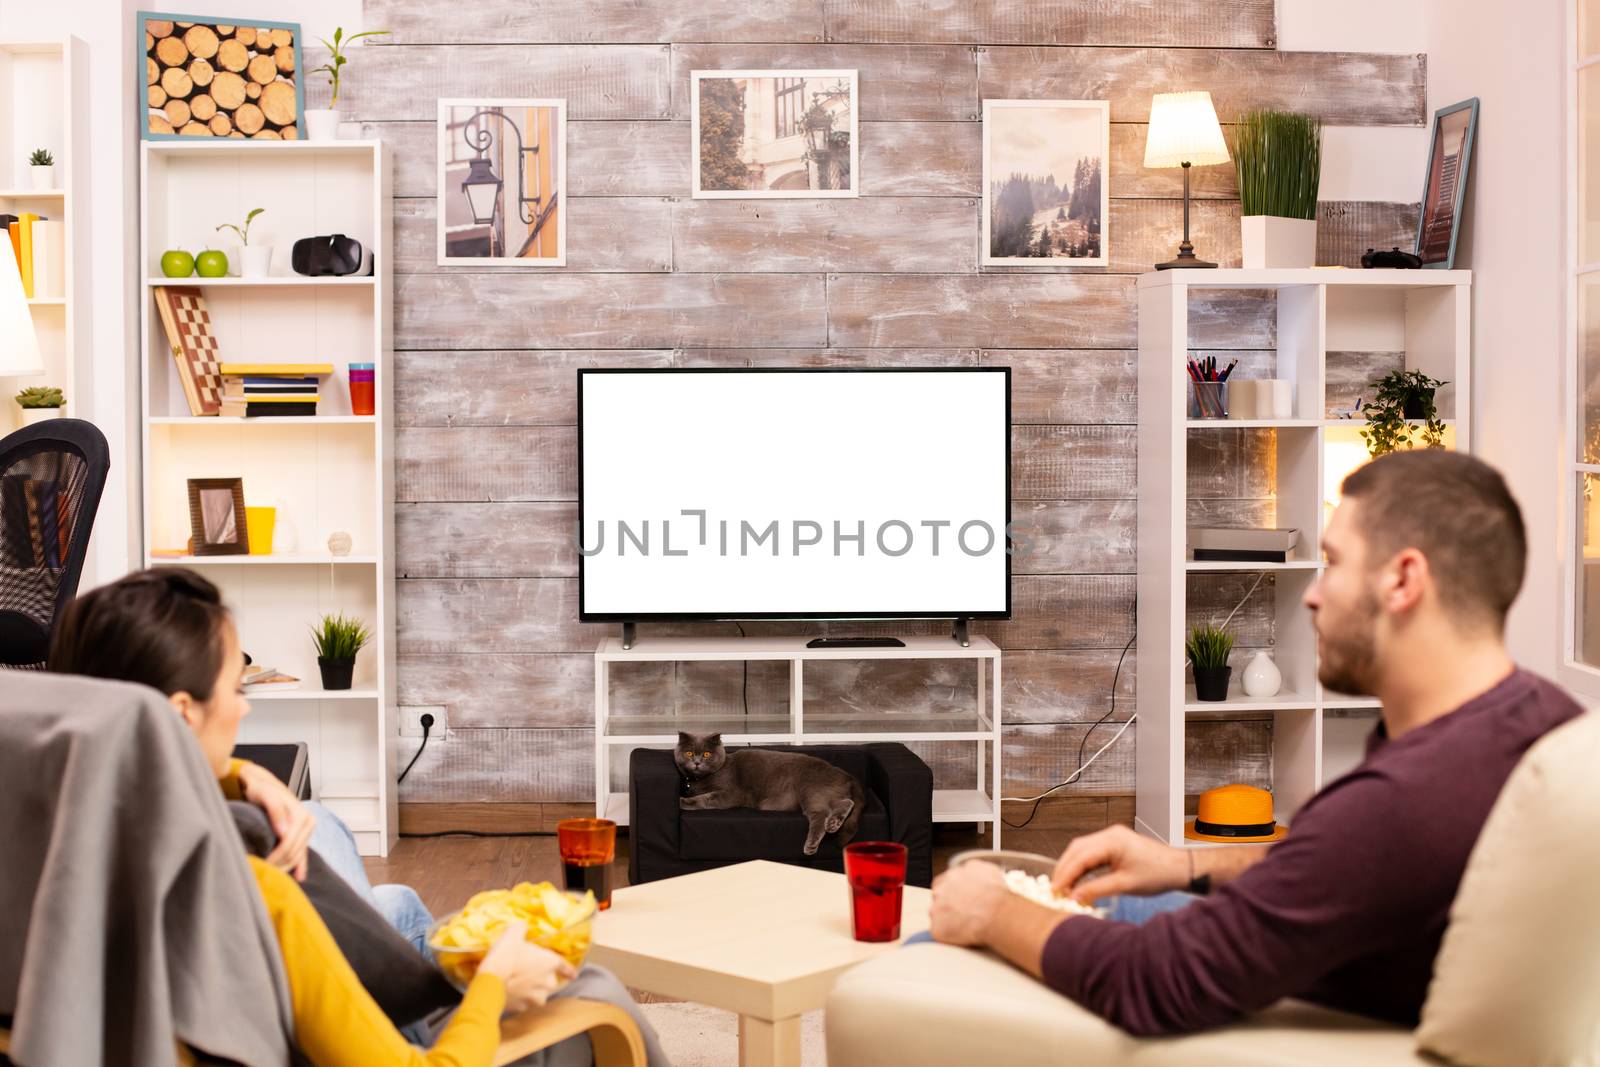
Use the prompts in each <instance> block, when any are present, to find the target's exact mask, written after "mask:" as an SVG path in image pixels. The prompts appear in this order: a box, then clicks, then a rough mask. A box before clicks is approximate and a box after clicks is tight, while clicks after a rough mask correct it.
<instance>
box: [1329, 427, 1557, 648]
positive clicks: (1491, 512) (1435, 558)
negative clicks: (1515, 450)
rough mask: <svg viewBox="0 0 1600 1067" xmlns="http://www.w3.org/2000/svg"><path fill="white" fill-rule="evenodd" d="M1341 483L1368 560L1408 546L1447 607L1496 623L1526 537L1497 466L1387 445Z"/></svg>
mask: <svg viewBox="0 0 1600 1067" xmlns="http://www.w3.org/2000/svg"><path fill="white" fill-rule="evenodd" d="M1342 491H1343V493H1344V495H1345V496H1347V497H1351V498H1353V499H1356V500H1359V501H1361V508H1360V510H1359V512H1358V515H1359V520H1358V523H1357V526H1358V528H1359V529H1360V531H1361V533H1362V536H1363V537H1364V538H1365V539H1366V543H1367V559H1368V562H1369V563H1370V564H1371V565H1373V566H1376V565H1377V564H1378V563H1380V562H1383V561H1386V560H1389V559H1391V558H1393V556H1394V555H1395V553H1397V552H1400V551H1401V550H1403V549H1407V548H1415V549H1417V550H1419V551H1420V552H1421V553H1422V554H1423V555H1424V556H1425V557H1427V560H1428V566H1429V568H1430V569H1431V570H1432V572H1433V575H1434V580H1435V582H1436V583H1437V585H1438V588H1439V599H1440V600H1441V601H1442V602H1443V603H1444V605H1445V606H1446V607H1447V608H1450V609H1451V610H1453V611H1457V612H1460V613H1462V614H1464V615H1470V616H1474V617H1476V618H1477V619H1479V620H1481V621H1484V622H1488V623H1490V624H1492V625H1493V626H1494V627H1495V628H1496V629H1502V628H1504V626H1505V618H1506V612H1507V611H1509V610H1510V608H1511V602H1512V601H1514V600H1516V599H1517V593H1518V591H1519V590H1521V588H1522V575H1523V570H1524V568H1525V567H1526V565H1527V558H1528V540H1527V534H1526V532H1525V531H1524V529H1523V525H1522V509H1521V508H1519V507H1517V502H1516V500H1515V499H1514V498H1513V497H1512V495H1511V490H1510V489H1508V488H1506V483H1505V479H1504V478H1502V477H1500V472H1499V471H1497V470H1495V469H1494V468H1493V467H1491V466H1489V465H1488V464H1487V463H1484V462H1483V461H1482V460H1479V459H1474V458H1473V457H1472V456H1469V455H1465V454H1463V453H1461V452H1448V451H1445V450H1444V449H1439V448H1429V449H1418V450H1416V451H1408V452H1391V453H1389V454H1388V455H1386V456H1380V457H1379V458H1378V459H1376V460H1374V461H1373V462H1371V463H1368V464H1366V465H1365V466H1363V467H1359V468H1357V469H1356V470H1355V471H1354V472H1352V473H1351V474H1350V475H1349V477H1347V478H1345V480H1344V485H1343V486H1342Z"/></svg>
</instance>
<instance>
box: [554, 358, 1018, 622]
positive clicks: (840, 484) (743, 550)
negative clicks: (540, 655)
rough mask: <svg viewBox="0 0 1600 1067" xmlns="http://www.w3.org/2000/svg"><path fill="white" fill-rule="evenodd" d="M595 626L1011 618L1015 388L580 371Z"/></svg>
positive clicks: (934, 378) (978, 374)
mask: <svg viewBox="0 0 1600 1067" xmlns="http://www.w3.org/2000/svg"><path fill="white" fill-rule="evenodd" d="M578 452H579V468H580V472H579V497H578V515H579V520H578V527H579V530H578V532H579V533H581V542H580V545H579V548H580V555H579V570H578V595H579V617H580V618H581V619H582V620H583V621H586V622H607V621H634V620H651V619H655V620H661V619H669V618H670V619H763V618H765V619H779V618H782V619H821V618H954V617H960V616H965V617H968V618H1007V617H1009V616H1010V610H1011V598H1010V574H1011V567H1010V556H1009V555H1008V553H1007V540H1006V533H1007V530H1006V526H1007V523H1008V521H1009V519H1010V507H1011V479H1010V454H1011V413H1010V373H1009V371H1008V370H1007V369H1006V368H1004V367H982V368H979V367H972V368H966V367H963V368H936V369H923V368H914V369H876V368H874V369H837V370H834V369H826V370H824V369H790V368H768V369H751V370H745V369H734V370H724V369H716V370H710V369H707V370H694V369H689V370H653V371H651V370H637V371H636V370H581V371H579V372H578Z"/></svg>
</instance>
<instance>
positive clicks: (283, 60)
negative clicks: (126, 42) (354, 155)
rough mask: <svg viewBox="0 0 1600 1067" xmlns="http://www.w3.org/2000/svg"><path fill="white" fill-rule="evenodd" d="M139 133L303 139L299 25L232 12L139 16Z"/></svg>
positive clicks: (164, 137)
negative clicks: (244, 18) (247, 19)
mask: <svg viewBox="0 0 1600 1067" xmlns="http://www.w3.org/2000/svg"><path fill="white" fill-rule="evenodd" d="M137 17H138V24H139V28H138V29H137V30H136V31H135V34H136V36H137V38H138V40H139V42H140V43H139V48H140V51H141V55H139V56H138V57H137V58H136V59H135V61H134V62H135V68H136V69H137V70H139V71H141V72H142V74H143V83H142V85H141V86H140V88H139V91H138V93H137V95H136V96H135V108H136V109H137V110H136V115H137V121H138V124H139V136H141V137H143V138H144V139H145V140H147V141H171V140H176V139H177V138H179V137H232V138H252V139H255V140H264V141H296V140H300V139H301V130H303V129H304V119H305V90H304V88H303V87H302V84H301V83H302V81H303V80H304V75H303V64H302V56H301V54H300V24H299V23H298V22H271V21H267V20H264V19H257V20H255V21H253V22H250V23H249V24H245V23H243V22H241V21H240V20H239V19H237V18H234V17H232V16H224V17H215V18H214V17H209V16H204V15H173V14H166V13H163V12H155V11H141V12H139V14H138V16H137Z"/></svg>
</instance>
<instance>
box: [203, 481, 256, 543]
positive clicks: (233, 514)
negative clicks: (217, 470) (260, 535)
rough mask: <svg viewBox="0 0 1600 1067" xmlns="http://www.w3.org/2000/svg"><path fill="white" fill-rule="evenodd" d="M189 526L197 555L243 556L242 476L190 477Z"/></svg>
mask: <svg viewBox="0 0 1600 1067" xmlns="http://www.w3.org/2000/svg"><path fill="white" fill-rule="evenodd" d="M189 530H190V536H191V537H192V538H193V539H194V547H193V548H192V549H191V550H190V551H191V553H192V554H193V555H196V556H246V555H249V554H250V530H249V526H248V525H247V524H246V523H245V514H244V479H243V478H190V479H189Z"/></svg>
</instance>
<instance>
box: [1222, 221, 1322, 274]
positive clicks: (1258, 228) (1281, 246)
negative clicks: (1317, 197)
mask: <svg viewBox="0 0 1600 1067" xmlns="http://www.w3.org/2000/svg"><path fill="white" fill-rule="evenodd" d="M1239 232H1240V236H1241V237H1242V238H1243V252H1244V256H1243V259H1244V266H1245V269H1246V270H1266V269H1269V268H1273V267H1314V266H1316V265H1317V220H1316V219H1285V218H1280V217H1279V216H1277V215H1246V216H1244V217H1243V218H1242V219H1240V220H1239Z"/></svg>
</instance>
